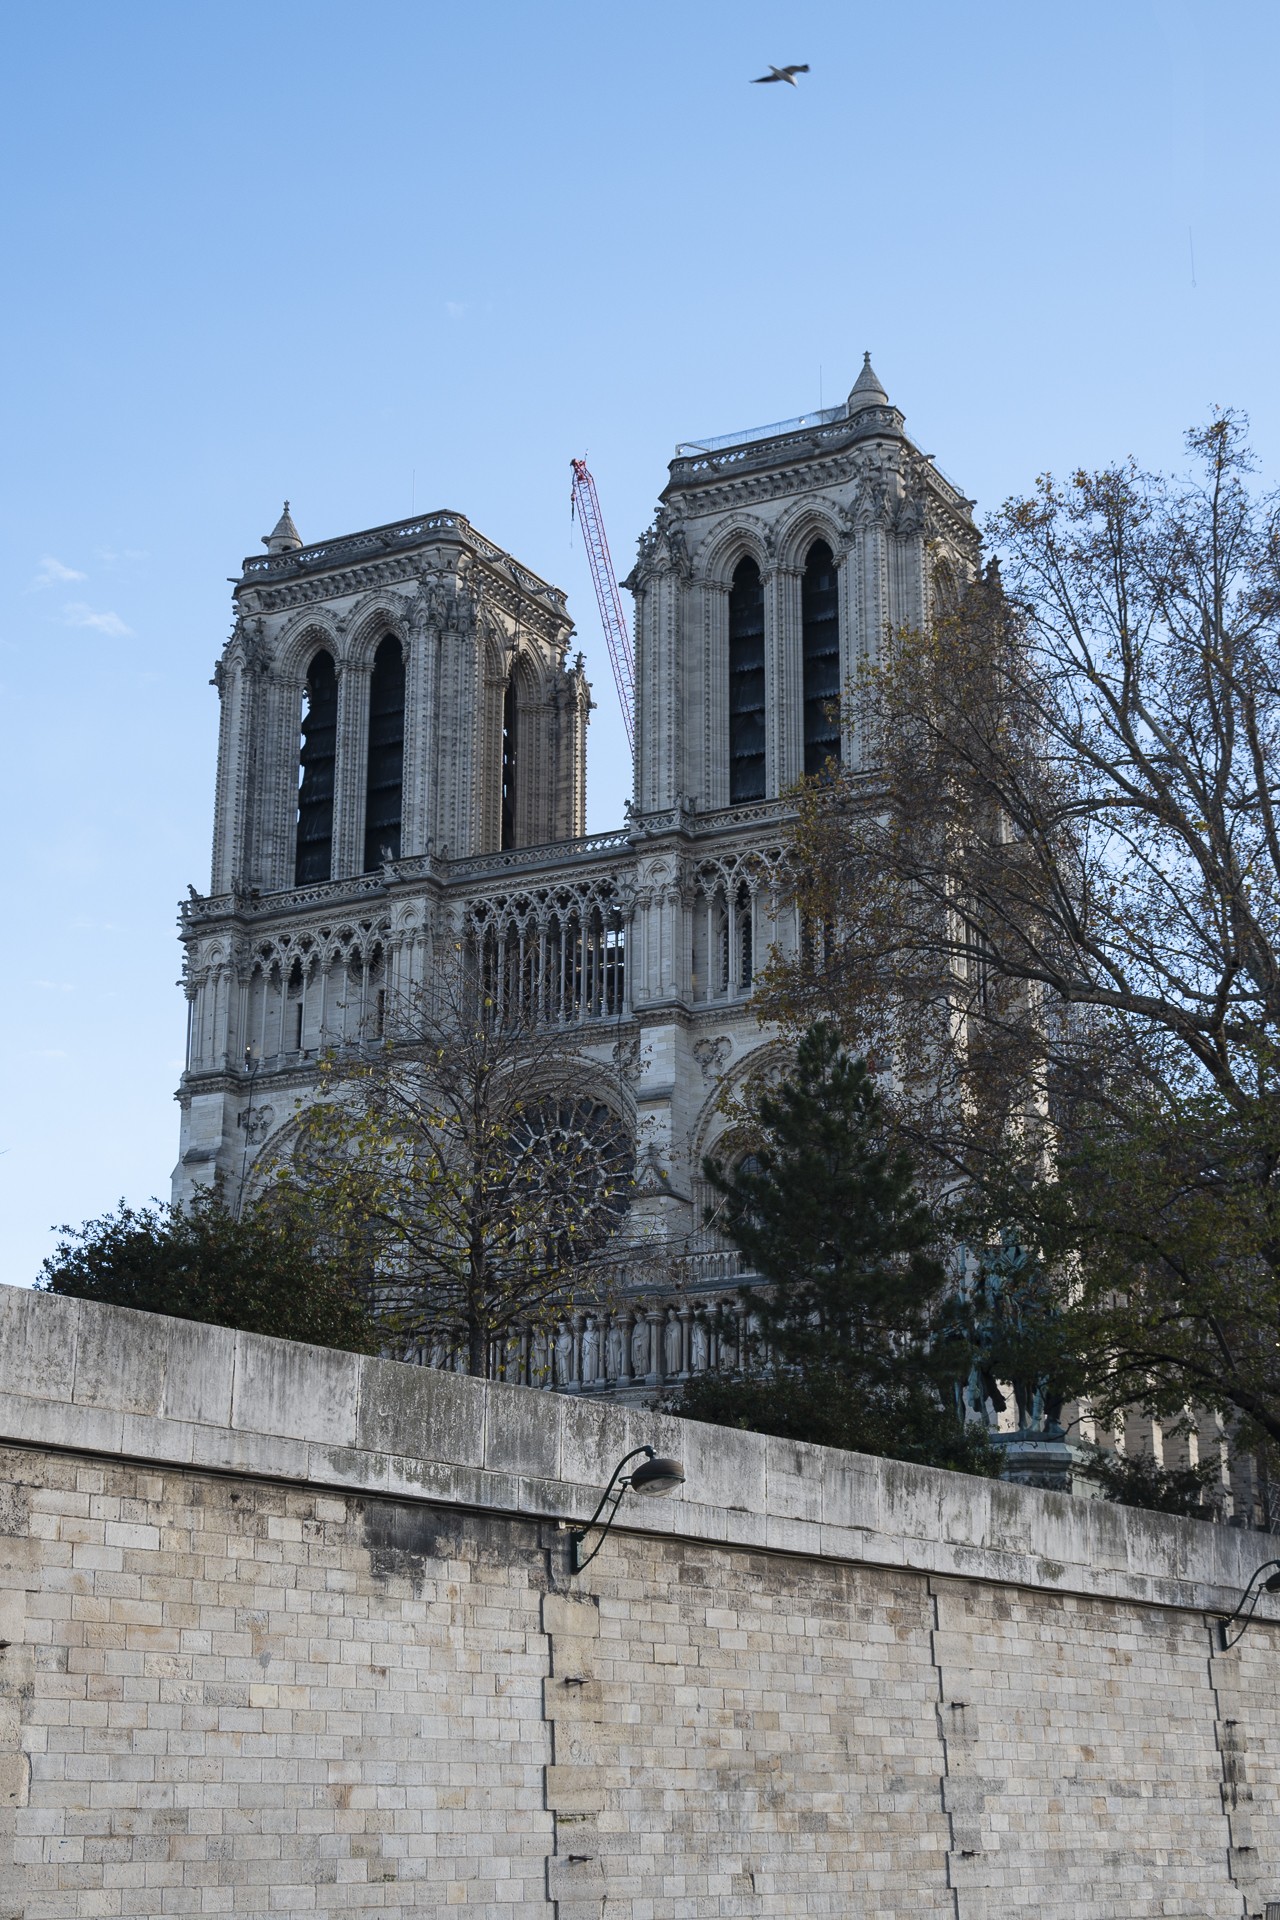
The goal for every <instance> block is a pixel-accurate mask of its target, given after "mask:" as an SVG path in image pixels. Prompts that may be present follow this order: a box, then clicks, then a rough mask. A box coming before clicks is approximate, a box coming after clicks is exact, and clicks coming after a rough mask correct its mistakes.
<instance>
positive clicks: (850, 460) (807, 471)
mask: <svg viewBox="0 0 1280 1920" xmlns="http://www.w3.org/2000/svg"><path fill="white" fill-rule="evenodd" d="M881 450H882V451H883V452H884V453H886V454H888V455H889V456H890V458H891V462H892V463H893V464H895V465H896V464H899V463H900V464H901V466H902V468H903V469H904V470H905V472H904V477H909V479H910V480H911V481H913V482H914V483H915V485H916V486H918V487H920V488H921V489H922V490H923V492H924V493H925V495H926V497H927V499H928V501H929V504H930V507H931V508H932V510H933V512H934V513H935V514H936V515H937V516H938V517H939V518H941V519H943V520H944V521H946V522H948V523H949V524H950V525H951V526H952V528H953V529H954V531H955V534H956V535H957V537H961V538H965V539H968V540H972V538H973V536H974V534H975V532H976V529H975V527H974V522H973V515H972V506H973V503H972V501H971V500H969V499H967V498H966V496H965V495H964V494H962V493H960V492H959V490H958V489H957V488H955V487H953V486H952V485H951V483H950V482H949V481H948V480H946V479H945V478H944V477H943V475H942V474H940V473H939V472H938V469H937V468H936V467H934V466H933V465H932V464H931V463H930V462H929V461H928V460H927V459H926V458H925V457H924V455H923V454H921V453H920V452H919V450H918V449H917V448H916V447H915V446H913V445H912V443H911V441H909V440H908V439H907V438H906V436H905V434H903V435H898V436H877V437H875V438H872V439H861V440H858V441H856V442H854V443H853V444H851V445H848V446H845V447H842V448H838V449H836V450H833V451H832V452H830V453H822V454H819V455H818V456H816V457H809V458H807V459H802V460H797V461H794V462H789V463H788V464H786V465H780V466H776V467H771V468H768V469H766V470H763V471H761V470H755V471H752V470H750V469H745V470H744V469H736V470H734V469H730V470H729V471H728V472H725V473H723V474H721V473H717V474H715V475H714V476H712V477H711V478H709V479H707V480H702V479H699V480H698V481H697V482H696V483H692V482H691V483H689V484H688V485H681V486H676V485H675V484H674V483H673V484H672V485H671V486H668V487H667V489H666V490H665V492H664V493H663V495H662V499H663V502H664V504H666V505H667V506H668V507H669V508H670V509H672V510H673V511H674V512H676V513H678V514H679V515H680V518H681V519H682V520H686V521H689V520H695V519H703V518H708V517H711V516H714V515H718V514H724V513H729V512H734V511H737V510H740V509H742V508H743V507H750V506H755V505H757V504H759V503H760V502H762V501H767V500H785V499H789V498H791V497H793V496H799V495H803V494H810V493H815V492H818V491H820V490H822V489H824V488H825V489H830V488H831V487H833V486H844V485H850V484H854V483H856V482H857V481H858V480H859V479H861V477H862V475H863V474H864V473H866V472H867V471H868V469H869V467H871V466H873V465H874V464H875V462H874V461H873V460H868V457H867V456H868V454H870V453H874V452H875V451H881ZM904 455H905V458H904Z"/></svg>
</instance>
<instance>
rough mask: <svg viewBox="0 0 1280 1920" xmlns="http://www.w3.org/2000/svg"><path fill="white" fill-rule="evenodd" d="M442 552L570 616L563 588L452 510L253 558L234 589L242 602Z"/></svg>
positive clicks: (450, 508)
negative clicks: (261, 591)
mask: <svg viewBox="0 0 1280 1920" xmlns="http://www.w3.org/2000/svg"><path fill="white" fill-rule="evenodd" d="M440 546H454V547H458V548H460V549H461V550H462V551H463V552H466V553H470V554H472V555H473V556H474V557H475V558H477V559H479V560H483V561H485V562H486V563H487V564H488V565H489V566H490V567H492V568H494V569H495V571H496V572H497V573H499V574H500V575H502V576H503V577H505V578H506V579H509V580H511V581H513V582H514V583H515V585H516V586H517V587H519V588H520V589H521V590H522V591H523V592H525V593H528V594H531V595H532V596H534V597H535V598H536V599H539V600H542V601H544V602H546V603H547V605H548V606H549V607H551V608H552V609H553V610H554V611H555V612H556V613H558V614H561V615H563V614H564V612H565V599H566V596H565V592H564V589H563V588H562V587H555V586H552V584H551V582H550V581H549V580H544V579H542V577H541V576H540V575H539V574H536V573H533V572H532V571H531V570H530V569H529V568H528V567H525V566H522V565H521V563H520V562H519V561H518V560H516V559H515V558H514V556H513V555H512V554H509V553H508V552H507V551H506V549H505V548H504V547H500V546H498V545H497V544H496V543H495V542H494V541H492V540H488V539H486V538H485V536H484V534H482V533H480V532H478V531H477V530H476V528H475V527H473V526H472V524H471V522H470V521H469V520H468V519H467V517H466V515H465V514H462V513H458V512H457V511H455V509H454V508H452V507H440V508H437V509H436V510H435V511H434V512H431V513H419V514H414V515H411V516H410V518H409V519H407V520H390V521H388V522H387V523H386V524H385V525H384V526H380V527H367V528H365V529H363V530H362V531H360V532H358V533H345V534H340V535H339V536H338V538H337V539H335V540H323V541H320V542H318V543H317V544H315V545H314V546H306V547H304V546H302V545H299V546H297V547H295V548H290V549H289V550H287V551H277V552H272V553H264V554H258V553H253V554H249V555H248V556H247V558H246V559H245V560H244V562H243V565H242V568H241V573H240V578H239V580H238V581H236V582H235V583H234V584H235V594H234V595H233V598H237V599H238V598H239V596H240V594H241V593H243V592H245V591H246V590H247V589H249V588H256V587H265V586H276V585H284V584H286V583H289V582H291V581H295V580H301V579H309V578H311V577H313V576H315V575H318V574H325V573H335V572H339V571H341V570H342V569H344V568H349V567H352V566H362V565H367V564H368V563H369V562H370V561H374V560H381V559H384V558H387V557H390V556H393V555H399V554H405V553H412V552H414V551H415V550H416V549H419V548H426V547H440Z"/></svg>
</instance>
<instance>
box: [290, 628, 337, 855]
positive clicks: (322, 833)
mask: <svg viewBox="0 0 1280 1920" xmlns="http://www.w3.org/2000/svg"><path fill="white" fill-rule="evenodd" d="M337 746H338V675H337V671H336V669H335V667H334V664H333V656H332V654H328V653H318V654H317V655H316V657H315V659H314V660H313V661H312V662H311V665H310V666H309V667H308V669H307V690H306V695H305V699H304V702H303V708H302V749H301V752H300V753H299V755H298V766H299V774H300V777H299V784H298V840H297V852H296V854H295V857H294V868H293V884H294V886H295V887H305V886H307V885H309V884H310V883H311V882H313V881H316V880H328V879H329V878H330V877H331V874H332V867H333V769H334V760H335V758H336V754H337Z"/></svg>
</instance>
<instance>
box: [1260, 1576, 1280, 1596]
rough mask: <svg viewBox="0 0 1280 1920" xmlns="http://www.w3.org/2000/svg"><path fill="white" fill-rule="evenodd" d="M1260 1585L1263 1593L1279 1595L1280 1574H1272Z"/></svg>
mask: <svg viewBox="0 0 1280 1920" xmlns="http://www.w3.org/2000/svg"><path fill="white" fill-rule="evenodd" d="M1262 1585H1263V1591H1264V1592H1265V1593H1280V1573H1273V1574H1272V1575H1271V1578H1270V1579H1269V1580H1264V1581H1263V1583H1262Z"/></svg>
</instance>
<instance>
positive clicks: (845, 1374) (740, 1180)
mask: <svg viewBox="0 0 1280 1920" xmlns="http://www.w3.org/2000/svg"><path fill="white" fill-rule="evenodd" d="M750 1108H751V1111H750V1122H751V1131H752V1135H753V1140H754V1151H753V1152H752V1153H751V1154H750V1155H749V1156H748V1157H747V1158H746V1159H745V1160H744V1161H743V1162H742V1163H741V1164H740V1165H739V1166H737V1167H736V1168H724V1167H720V1166H718V1165H717V1164H716V1163H715V1162H714V1161H707V1162H706V1166H705V1171H706V1175H707V1178H708V1180H709V1181H710V1183H711V1185H712V1186H713V1187H714V1188H715V1189H716V1190H717V1192H718V1193H719V1194H720V1195H721V1196H722V1198H721V1204H720V1207H719V1208H718V1209H717V1211H716V1213H715V1219H716V1223H717V1225H718V1226H720V1228H721V1230H722V1231H723V1232H725V1233H726V1234H727V1235H728V1237H729V1238H730V1239H731V1240H733V1241H734V1243H735V1244H736V1245H737V1246H738V1248H739V1249H740V1250H741V1252H742V1254H743V1256H744V1258H745V1260H746V1261H747V1263H748V1265H749V1266H750V1267H751V1269H752V1270H753V1271H754V1272H755V1273H756V1274H758V1275H759V1279H760V1284H759V1285H753V1286H751V1287H749V1288H747V1289H745V1290H744V1292H745V1295H746V1299H747V1303H748V1305H749V1308H750V1311H751V1313H752V1315H753V1316H754V1318H755V1321H756V1323H757V1325H758V1328H759V1339H758V1346H759V1349H760V1351H761V1352H762V1353H763V1354H766V1355H767V1356H768V1359H767V1364H766V1365H765V1366H763V1367H761V1368H758V1369H757V1370H756V1371H755V1373H754V1374H752V1375H749V1376H742V1377H738V1378H730V1379H727V1380H726V1379H724V1378H720V1379H717V1380H715V1381H708V1382H707V1383H706V1384H702V1385H697V1386H694V1387H691V1388H690V1389H689V1390H688V1392H687V1394H686V1397H685V1399H684V1401H683V1403H682V1406H681V1411H682V1412H683V1413H684V1414H685V1415H686V1417H690V1418H705V1419H715V1420H718V1421H721V1422H722V1423H727V1424H731V1425H747V1426H751V1427H753V1428H758V1429H759V1430H762V1431H766V1432H771V1433H783V1434H789V1435H790V1436H791V1437H793V1438H796V1439H807V1440H814V1441H818V1442H820V1443H824V1444H827V1445H837V1446H846V1447H852V1448H856V1449H858V1450H861V1451H865V1452H874V1453H882V1454H887V1455H891V1456H894V1457H896V1458H902V1459H911V1460H918V1461H921V1462H924V1463H927V1464H931V1465H936V1466H949V1467H950V1466H956V1467H963V1468H965V1469H966V1470H969V1471H980V1472H990V1471H993V1470H994V1469H993V1465H992V1462H991V1458H990V1449H989V1447H988V1445H987V1442H986V1440H985V1437H984V1436H983V1435H981V1434H978V1435H973V1434H969V1433H967V1432H966V1431H965V1429H964V1427H963V1425H962V1423H961V1421H960V1420H959V1418H958V1417H957V1415H956V1413H955V1412H954V1411H953V1407H954V1400H955V1396H954V1394H953V1393H952V1391H951V1389H950V1385H949V1382H944V1381H942V1380H941V1379H939V1377H938V1373H939V1363H938V1360H937V1359H936V1358H935V1356H934V1353H933V1332H934V1327H935V1323H936V1322H938V1321H939V1318H940V1316H941V1315H943V1313H944V1311H945V1306H946V1301H947V1296H948V1292H949V1287H948V1275H947V1270H946V1268H945V1266H944V1264H943V1261H942V1259H941V1258H940V1257H939V1233H938V1227H937V1223H936V1222H935V1220H934V1217H933V1215H932V1213H931V1211H930V1209H929V1207H928V1206H927V1204H926V1203H925V1201H924V1199H923V1198H922V1196H921V1194H920V1193H919V1191H918V1189H917V1186H916V1182H915V1170H914V1168H913V1166H912V1163H911V1161H910V1159H909V1157H908V1156H907V1154H906V1153H904V1152H903V1151H902V1150H901V1149H900V1148H897V1147H894V1146H892V1145H891V1144H890V1143H889V1141H888V1140H887V1139H886V1136H885V1126H884V1108H883V1103H882V1100H881V1097H880V1095H879V1093H878V1091H877V1089H876V1086H875V1082H874V1080H873V1079H872V1076H871V1074H870V1073H869V1072H868V1070H867V1067H866V1065H865V1063H864V1062H863V1061H861V1060H855V1059H852V1058H850V1056H849V1055H848V1054H847V1053H846V1052H845V1050H844V1048H843V1047H842V1045H841V1042H840V1036H839V1033H838V1032H837V1030H836V1028H835V1027H834V1026H832V1025H831V1024H830V1023H829V1022H825V1021H819V1022H818V1023H817V1024H815V1025H814V1026H812V1027H810V1028H809V1030H808V1032H807V1033H806V1034H805V1035H804V1036H803V1038H802V1039H801V1041H800V1045H799V1050H798V1053H797V1057H796V1063H795V1067H794V1069H793V1071H792V1072H791V1073H790V1074H789V1075H787V1076H786V1077H785V1078H784V1079H783V1081H782V1082H781V1084H780V1085H778V1086H777V1087H776V1088H774V1089H768V1088H763V1089H761V1090H760V1091H758V1092H757V1093H756V1094H755V1095H754V1096H753V1098H752V1100H751V1102H750ZM953 1358H954V1357H953V1356H951V1355H950V1354H949V1355H948V1362H949V1364H950V1362H951V1361H952V1360H953Z"/></svg>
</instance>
